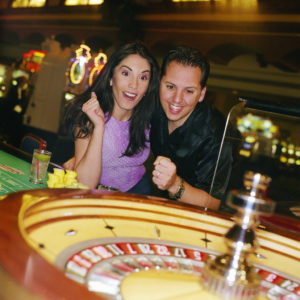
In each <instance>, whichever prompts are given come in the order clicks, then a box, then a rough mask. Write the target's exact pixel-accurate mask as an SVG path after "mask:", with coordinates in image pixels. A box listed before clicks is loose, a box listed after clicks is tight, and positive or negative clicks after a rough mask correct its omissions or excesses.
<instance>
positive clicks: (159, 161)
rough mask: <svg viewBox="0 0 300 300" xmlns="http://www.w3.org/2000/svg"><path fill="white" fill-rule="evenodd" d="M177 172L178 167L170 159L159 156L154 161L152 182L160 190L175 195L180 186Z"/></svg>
mask: <svg viewBox="0 0 300 300" xmlns="http://www.w3.org/2000/svg"><path fill="white" fill-rule="evenodd" d="M176 171H177V169H176V165H175V164H174V163H173V162H172V161H171V160H170V159H169V158H168V157H164V156H158V157H157V158H156V160H155V161H154V170H153V172H152V175H153V177H152V180H153V182H154V183H155V184H156V185H157V187H158V188H159V189H161V190H167V191H168V192H170V193H172V194H173V193H174V194H175V193H176V191H177V189H178V186H179V184H180V178H179V177H178V176H177V174H176Z"/></svg>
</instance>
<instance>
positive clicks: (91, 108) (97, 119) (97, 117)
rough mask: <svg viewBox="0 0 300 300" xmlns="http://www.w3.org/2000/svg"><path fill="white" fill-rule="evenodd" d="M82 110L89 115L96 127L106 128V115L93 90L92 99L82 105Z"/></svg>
mask: <svg viewBox="0 0 300 300" xmlns="http://www.w3.org/2000/svg"><path fill="white" fill-rule="evenodd" d="M82 111H83V112H84V113H85V114H86V115H87V116H88V117H89V119H90V120H91V122H92V123H93V124H94V127H95V128H97V127H102V128H104V124H105V117H104V113H103V110H102V109H101V107H100V104H99V101H98V99H97V96H96V94H95V92H92V93H91V99H89V100H88V101H87V102H85V103H84V104H83V105H82Z"/></svg>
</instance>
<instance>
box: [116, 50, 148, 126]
mask: <svg viewBox="0 0 300 300" xmlns="http://www.w3.org/2000/svg"><path fill="white" fill-rule="evenodd" d="M150 74H151V67H150V64H149V62H148V61H147V60H146V59H145V58H143V57H141V56H140V55H138V54H131V55H128V56H127V57H126V58H124V59H123V60H122V61H121V62H120V63H119V64H118V65H117V66H116V68H115V70H114V74H113V78H112V79H111V81H110V85H111V86H112V91H113V97H114V109H113V112H112V116H113V117H115V118H116V119H118V120H120V121H127V120H128V119H129V118H130V117H131V115H132V111H133V109H134V107H135V106H136V105H137V104H138V103H139V102H140V101H141V99H142V98H143V96H144V95H145V93H146V92H147V89H148V86H149V82H150Z"/></svg>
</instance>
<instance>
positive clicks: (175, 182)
mask: <svg viewBox="0 0 300 300" xmlns="http://www.w3.org/2000/svg"><path fill="white" fill-rule="evenodd" d="M152 174H153V178H152V180H153V182H154V183H155V184H156V185H157V187H158V188H159V189H161V190H167V191H168V192H169V195H170V197H171V198H172V196H174V195H176V194H177V193H178V195H180V198H179V199H178V201H179V202H183V203H189V204H193V205H198V206H202V207H207V208H210V209H218V208H219V206H220V200H218V199H216V198H214V197H212V196H210V195H209V194H208V193H207V192H206V191H204V190H201V189H198V188H196V187H193V186H191V185H190V184H188V183H187V182H185V181H184V182H183V184H182V179H181V178H180V177H179V176H178V175H177V173H176V165H175V164H174V163H173V162H172V161H171V160H170V159H169V158H167V157H163V156H158V157H157V158H156V160H155V162H154V170H153V172H152Z"/></svg>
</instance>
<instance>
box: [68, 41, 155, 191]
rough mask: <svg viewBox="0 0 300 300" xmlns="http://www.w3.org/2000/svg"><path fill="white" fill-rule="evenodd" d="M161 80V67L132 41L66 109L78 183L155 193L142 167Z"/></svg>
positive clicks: (92, 186) (111, 58)
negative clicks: (73, 144) (73, 141)
mask: <svg viewBox="0 0 300 300" xmlns="http://www.w3.org/2000/svg"><path fill="white" fill-rule="evenodd" d="M158 78H159V76H158V66H157V63H156V61H155V59H154V58H153V57H152V56H151V55H150V54H149V52H148V50H147V49H146V48H145V46H143V45H142V44H140V43H137V42H134V43H129V44H126V45H124V46H121V47H119V48H118V49H117V50H116V51H115V52H114V53H113V54H112V55H111V57H110V59H109V60H108V62H107V63H106V65H105V66H104V68H103V69H102V71H101V73H100V74H99V76H98V77H97V79H96V80H95V82H94V83H93V85H92V86H91V87H90V88H89V89H88V90H87V91H86V92H84V93H83V94H82V95H80V96H78V97H77V98H76V99H75V100H74V101H73V102H72V103H71V105H70V106H69V107H68V108H67V112H66V118H67V122H68V123H70V122H71V124H72V129H73V133H74V136H75V171H76V172H77V174H78V181H79V182H81V183H83V184H85V185H88V186H89V187H90V188H95V187H96V186H97V185H98V184H99V183H100V184H101V185H105V186H112V187H114V188H117V189H119V190H120V191H122V192H132V193H140V194H149V193H151V182H150V180H149V179H148V178H147V175H146V173H145V168H144V166H143V163H144V162H145V161H146V159H147V158H148V155H149V151H150V145H149V130H150V119H151V116H152V112H153V109H154V107H155V102H156V101H157V91H158V85H159V81H158Z"/></svg>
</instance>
